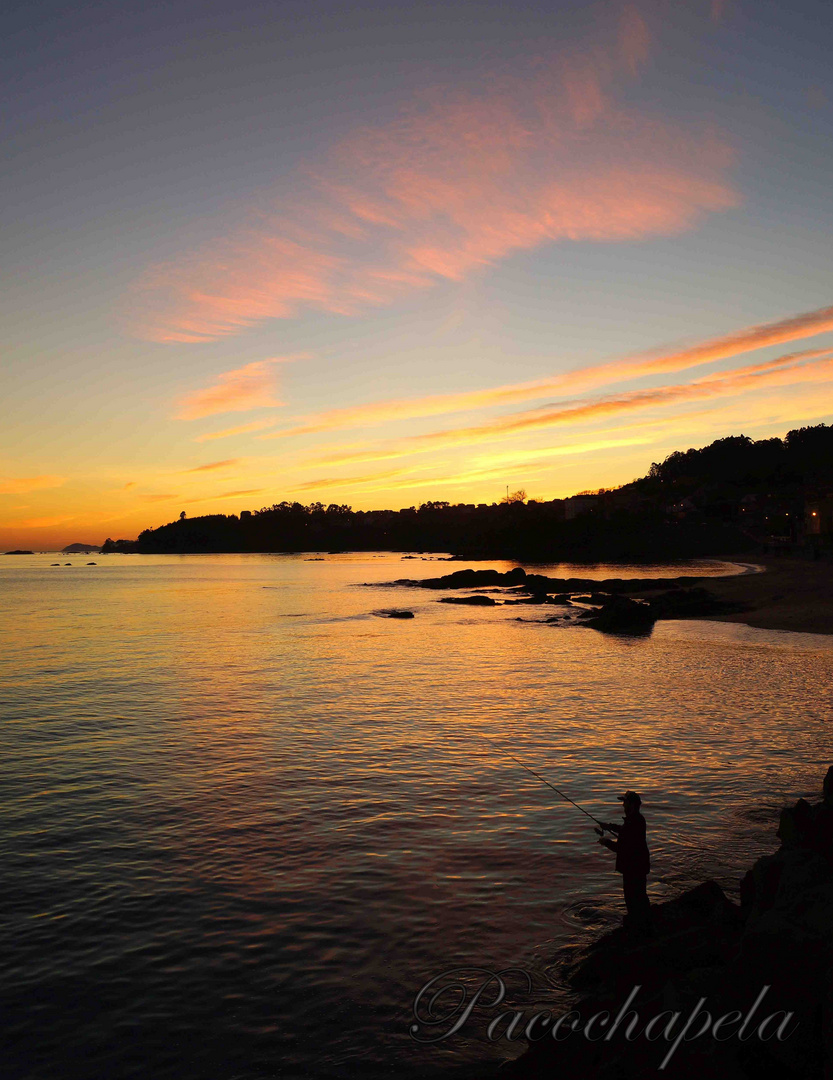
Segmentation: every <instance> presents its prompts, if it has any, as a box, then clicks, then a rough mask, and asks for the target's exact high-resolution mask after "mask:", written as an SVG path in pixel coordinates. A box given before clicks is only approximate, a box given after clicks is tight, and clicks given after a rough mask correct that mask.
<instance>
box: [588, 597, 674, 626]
mask: <svg viewBox="0 0 833 1080" xmlns="http://www.w3.org/2000/svg"><path fill="white" fill-rule="evenodd" d="M656 618H657V617H656V615H655V614H654V609H653V608H652V607H651V605H650V604H646V603H641V602H640V601H639V600H631V599H629V598H628V597H627V596H613V597H611V598H610V599H609V600H607V601H606V602H605V603H604V604H602V606H601V607H600V608H598V609H597V610H595V611H588V612H587V613H586V614H583V615H582V616H581V619H582V623H583V625H584V626H592V627H593V629H594V630H601V631H603V632H604V633H608V634H639V633H647V632H650V630H651V628H652V627H653V625H654V623H655V622H656Z"/></svg>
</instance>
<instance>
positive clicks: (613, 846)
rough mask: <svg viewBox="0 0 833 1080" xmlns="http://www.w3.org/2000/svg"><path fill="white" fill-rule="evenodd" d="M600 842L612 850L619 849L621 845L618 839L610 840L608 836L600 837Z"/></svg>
mask: <svg viewBox="0 0 833 1080" xmlns="http://www.w3.org/2000/svg"><path fill="white" fill-rule="evenodd" d="M599 843H600V844H604V846H605V847H606V848H610V850H611V851H616V850H617V849H618V847H619V841H618V840H610V839H608V837H606V836H602V837H601V838H600V839H599Z"/></svg>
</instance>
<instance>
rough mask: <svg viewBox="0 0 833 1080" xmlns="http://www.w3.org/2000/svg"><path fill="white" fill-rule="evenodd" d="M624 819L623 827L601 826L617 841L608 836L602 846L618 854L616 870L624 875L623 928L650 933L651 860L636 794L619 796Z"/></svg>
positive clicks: (607, 822) (604, 822)
mask: <svg viewBox="0 0 833 1080" xmlns="http://www.w3.org/2000/svg"><path fill="white" fill-rule="evenodd" d="M619 801H620V802H621V803H622V809H623V811H624V815H625V819H624V821H623V822H622V824H621V825H617V824H615V823H614V822H612V821H602V822H600V824H601V826H602V828H604V829H608V830H609V831H610V832H612V833H615V834H616V837H617V839H616V840H610V839H609V838H608V837H606V836H602V837H600V838H599V843H600V844H603V845H604V846H605V847H606V848H610V850H611V851H615V852H616V870H617V871H618V872H619V873H620V874H621V875H622V892H623V893H624V895H625V907H626V908H627V912H628V913H627V915H626V916H625V919H624V925H625V926H626V927H628V928H631V929H634V930H641V931H647V930H649V929H650V920H651V907H650V902H649V900H648V893H647V891H646V885H647V881H646V879H647V876H648V873H649V872H650V869H651V858H650V855H649V854H648V844H647V842H646V840H645V818H644V817H643V816H642V814H641V813H640V807H641V806H642V800H641V799H640V797H639V796H638V795H637V794H636V792H635V791H626V792H625V794H624V795H620V796H619Z"/></svg>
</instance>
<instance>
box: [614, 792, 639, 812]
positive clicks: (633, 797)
mask: <svg viewBox="0 0 833 1080" xmlns="http://www.w3.org/2000/svg"><path fill="white" fill-rule="evenodd" d="M617 798H618V800H619V802H620V803H624V804H625V805H626V806H627V805H628V803H632V804H633V805H634V806H635V807H636V808H637V810H638V809H639V807H640V806H641V805H642V800H641V799H640V797H639V796H638V795H637V794H636V792H635V791H626V792H625V794H624V795H617Z"/></svg>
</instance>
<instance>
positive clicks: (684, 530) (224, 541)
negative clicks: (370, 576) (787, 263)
mask: <svg viewBox="0 0 833 1080" xmlns="http://www.w3.org/2000/svg"><path fill="white" fill-rule="evenodd" d="M832 494H833V426H828V425H825V424H819V425H817V426H815V427H807V428H799V429H796V430H793V431H790V432H788V433H787V435H786V436H785V438H784V439H778V438H772V439H761V440H757V441H756V440H753V439H750V438H748V437H747V436H745V435H738V436H731V437H729V438H725V439H718V440H717V441H716V442H713V443H711V444H710V445H709V446H706V447H703V448H701V449H690V450H686V451H675V452H674V453H673V454H671V455H669V457H667V458H666V459H665V460H664V461H662V462H659V463H654V464H652V465H651V468H650V470H649V472H648V474H647V475H646V476H644V477H641V478H639V479H637V480H634V481H633V482H632V483H630V484H625V485H623V486H622V487H619V488H616V489H610V490H607V489H602V490H600V491H595V492H581V493H578V494H577V495H575V496H572V497H571V498H568V499H553V500H551V501H540V500H534V499H526V497H525V494H524V492H515V493H514V494H512V495H508V496H507V497H506V498H504V499H502V500H501V501H500V502H499V503H491V504H485V503H480V504H477V505H475V504H473V503H457V504H451V503H447V502H426V503H423V504H421V505H420V506H418V507H413V506H411V507H407V508H405V509H401V510H369V511H368V510H364V511H363V510H353V509H352V508H351V507H349V506H344V505H338V504H335V503H332V504H330V505H329V506H324V505H323V504H322V503H312V504H311V505H308V506H307V505H303V504H301V503H298V502H281V503H276V504H274V505H272V506H266V507H263V508H261V509H260V510H255V511H243V512H242V513H241V514H240V515H239V516H238V515H235V514H231V515H225V514H211V515H207V516H205V517H196V518H189V517H186V516H185V515H184V514H182V515H180V518H179V520H177V521H173V522H171V523H170V524H167V525H163V526H161V527H160V528H157V529H146V530H145V531H144V532H142V533H141V535H140V536H139V538H138V540H137V541H124V540H117V541H113V540H110V539H108V540H107V541H106V542H105V544H104V546H103V549H102V550H103V552H104V553H106V552H107V551H131V550H132V551H139V552H145V553H199V552H203V553H206V552H258V551H263V552H300V551H348V550H349V551H372V550H375V551H381V550H388V551H447V552H450V553H452V554H455V555H460V556H463V557H468V558H477V557H485V558H489V557H491V558H496V557H502V558H513V559H519V560H520V559H523V560H527V561H534V560H541V561H552V560H569V561H597V560H612V561H620V560H634V561H641V560H653V559H671V558H691V557H696V556H706V555H717V554H721V555H729V554H741V553H743V552H748V551H754V550H759V549H760V548H761V547H762V546H774V547H779V546H780V547H785V546H792V547H795V546H797V545H806V544H808V543H809V544H811V545H813V546H814V547H816V548H820V549H824V548H825V547H826V546H829V544H830V502H831V495H832ZM811 506H813V507H816V506H817V507H818V509H817V510H812V509H809V508H810V507H811ZM808 523H809V524H808Z"/></svg>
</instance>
